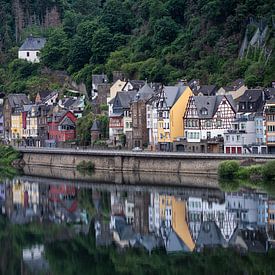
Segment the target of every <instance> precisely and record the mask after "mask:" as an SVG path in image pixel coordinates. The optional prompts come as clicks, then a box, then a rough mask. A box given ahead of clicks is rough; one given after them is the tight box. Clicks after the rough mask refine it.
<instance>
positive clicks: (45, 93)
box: [38, 90, 51, 100]
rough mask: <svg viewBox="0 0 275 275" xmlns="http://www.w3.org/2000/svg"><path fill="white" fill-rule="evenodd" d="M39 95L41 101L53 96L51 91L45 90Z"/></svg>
mask: <svg viewBox="0 0 275 275" xmlns="http://www.w3.org/2000/svg"><path fill="white" fill-rule="evenodd" d="M38 94H39V96H40V98H41V100H43V99H44V98H45V97H47V96H49V95H50V94H51V91H47V90H44V91H40V92H38Z"/></svg>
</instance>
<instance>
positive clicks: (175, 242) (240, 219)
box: [96, 192, 274, 253]
mask: <svg viewBox="0 0 275 275" xmlns="http://www.w3.org/2000/svg"><path fill="white" fill-rule="evenodd" d="M110 196H111V213H110V214H111V220H110V230H111V235H112V238H113V240H114V241H115V243H116V244H117V245H118V246H120V247H122V248H124V247H136V246H137V245H141V246H143V247H145V248H146V249H147V250H149V252H151V250H152V249H156V248H159V247H164V248H165V249H166V251H167V253H175V252H193V251H201V249H203V248H204V247H217V246H222V247H228V246H230V247H235V248H237V249H241V250H242V251H244V252H245V251H246V252H247V251H253V252H266V251H267V247H268V245H267V244H268V243H269V244H271V245H272V244H273V242H274V200H272V199H271V198H269V197H268V196H267V194H265V193H259V192H254V193H253V192H252V193H251V192H250V193H248V192H238V193H225V194H224V196H222V198H218V197H215V196H213V195H208V196H207V197H201V196H196V195H194V193H192V192H191V193H188V192H186V193H185V195H182V196H181V195H177V196H174V195H169V194H165V193H158V192H152V193H140V192H136V193H135V192H127V194H125V193H123V192H111V194H110ZM97 199H99V198H98V197H97ZM98 205H100V204H99V203H98ZM98 211H100V210H98ZM101 228H102V223H100V220H98V221H97V226H96V231H97V232H96V237H97V238H98V239H102V240H103V239H110V238H105V237H106V236H109V235H110V231H109V232H108V230H107V232H106V231H104V233H103V232H102V231H101ZM99 243H100V242H99Z"/></svg>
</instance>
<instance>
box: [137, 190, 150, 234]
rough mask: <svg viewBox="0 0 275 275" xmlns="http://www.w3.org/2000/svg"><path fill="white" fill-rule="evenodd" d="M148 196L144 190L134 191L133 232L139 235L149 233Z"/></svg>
mask: <svg viewBox="0 0 275 275" xmlns="http://www.w3.org/2000/svg"><path fill="white" fill-rule="evenodd" d="M149 202H150V196H149V194H148V193H145V192H136V193H134V204H135V207H134V223H133V228H134V230H135V232H138V233H139V234H141V235H146V234H148V233H149V215H148V208H149Z"/></svg>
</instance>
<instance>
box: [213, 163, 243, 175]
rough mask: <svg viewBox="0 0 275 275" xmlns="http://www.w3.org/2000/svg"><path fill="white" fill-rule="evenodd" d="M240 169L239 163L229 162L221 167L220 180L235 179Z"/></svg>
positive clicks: (219, 169)
mask: <svg viewBox="0 0 275 275" xmlns="http://www.w3.org/2000/svg"><path fill="white" fill-rule="evenodd" d="M239 169H240V165H239V163H238V162H237V161H235V160H227V161H224V162H222V163H221V164H220V165H219V168H218V174H219V177H220V178H227V179H233V178H234V177H236V175H237V173H238V171H239Z"/></svg>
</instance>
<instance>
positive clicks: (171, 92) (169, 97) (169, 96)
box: [163, 86, 186, 107]
mask: <svg viewBox="0 0 275 275" xmlns="http://www.w3.org/2000/svg"><path fill="white" fill-rule="evenodd" d="M163 89H164V93H165V96H166V99H165V100H166V104H167V107H172V106H173V105H174V104H175V102H176V101H177V100H178V99H179V97H180V96H181V95H182V94H183V93H184V91H185V90H186V86H164V87H163Z"/></svg>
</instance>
